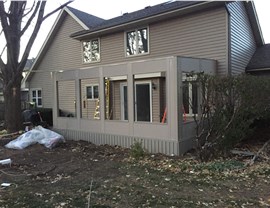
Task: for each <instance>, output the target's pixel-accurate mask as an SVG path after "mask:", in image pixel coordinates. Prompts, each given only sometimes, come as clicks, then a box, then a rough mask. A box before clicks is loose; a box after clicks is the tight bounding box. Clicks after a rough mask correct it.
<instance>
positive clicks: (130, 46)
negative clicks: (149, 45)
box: [126, 31, 137, 56]
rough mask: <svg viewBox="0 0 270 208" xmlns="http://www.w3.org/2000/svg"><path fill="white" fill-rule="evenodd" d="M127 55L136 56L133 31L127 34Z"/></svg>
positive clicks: (134, 33)
mask: <svg viewBox="0 0 270 208" xmlns="http://www.w3.org/2000/svg"><path fill="white" fill-rule="evenodd" d="M126 38H127V45H126V47H127V55H128V56H130V55H134V54H136V45H137V42H136V32H135V31H131V32H127V37H126Z"/></svg>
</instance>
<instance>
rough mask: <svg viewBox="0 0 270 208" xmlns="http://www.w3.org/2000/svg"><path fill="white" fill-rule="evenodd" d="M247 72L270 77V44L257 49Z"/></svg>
mask: <svg viewBox="0 0 270 208" xmlns="http://www.w3.org/2000/svg"><path fill="white" fill-rule="evenodd" d="M246 72H247V73H250V74H256V75H270V44H265V45H263V46H261V47H259V48H257V50H256V52H255V53H254V55H253V56H252V58H251V60H250V62H249V63H248V65H247V67H246Z"/></svg>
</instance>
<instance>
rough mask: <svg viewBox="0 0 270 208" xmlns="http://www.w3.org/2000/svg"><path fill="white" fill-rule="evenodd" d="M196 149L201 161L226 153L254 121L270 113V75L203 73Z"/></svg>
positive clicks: (249, 128) (251, 127)
mask: <svg viewBox="0 0 270 208" xmlns="http://www.w3.org/2000/svg"><path fill="white" fill-rule="evenodd" d="M198 82H199V84H200V86H201V90H202V92H201V93H200V94H201V95H202V96H201V100H202V103H201V106H200V112H201V113H200V115H195V116H194V120H195V122H196V124H197V150H198V153H199V156H200V158H201V159H202V160H208V159H210V158H211V157H215V156H217V155H221V154H224V153H227V152H228V150H230V149H231V148H232V147H234V146H235V145H236V144H237V143H239V142H240V141H242V140H243V139H245V138H246V137H247V136H248V135H249V134H250V133H252V132H253V130H254V128H255V126H256V125H254V122H255V121H258V120H260V119H264V118H265V117H268V118H269V116H266V115H269V113H270V78H268V77H255V76H251V75H239V76H232V77H215V76H207V75H200V76H199V78H198Z"/></svg>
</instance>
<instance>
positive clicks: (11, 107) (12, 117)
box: [4, 79, 22, 133]
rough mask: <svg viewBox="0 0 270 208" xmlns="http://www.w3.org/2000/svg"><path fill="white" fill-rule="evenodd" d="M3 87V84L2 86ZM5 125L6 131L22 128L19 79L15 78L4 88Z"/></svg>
mask: <svg viewBox="0 0 270 208" xmlns="http://www.w3.org/2000/svg"><path fill="white" fill-rule="evenodd" d="M4 87H5V86H4ZM4 99H5V122H6V123H5V125H6V127H7V131H8V133H12V132H16V131H18V130H20V129H22V116H21V115H22V113H21V79H16V80H15V81H14V82H13V83H11V85H9V86H8V87H6V89H5V90H4Z"/></svg>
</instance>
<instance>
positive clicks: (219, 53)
mask: <svg viewBox="0 0 270 208" xmlns="http://www.w3.org/2000/svg"><path fill="white" fill-rule="evenodd" d="M80 30H82V27H81V26H80V25H79V24H78V23H77V22H76V21H75V20H74V19H73V18H71V17H70V16H67V17H66V19H65V20H64V21H63V23H62V24H61V27H60V28H59V31H58V32H57V34H56V35H55V36H54V37H53V41H52V42H51V44H50V47H49V48H48V50H47V51H46V53H45V55H44V56H43V57H42V61H41V63H40V64H39V65H38V66H37V69H38V71H39V72H37V73H35V75H34V76H33V78H32V80H31V83H30V88H37V87H38V88H42V94H43V104H44V105H43V107H47V108H51V107H52V103H53V90H52V77H53V76H52V75H51V74H50V73H49V72H50V71H55V70H68V69H78V68H82V67H92V66H96V65H105V64H112V63H119V62H130V61H134V60H142V59H150V58H155V57H165V56H186V57H196V58H208V59H214V60H217V61H218V71H219V73H220V74H227V13H226V10H225V8H220V9H213V10H211V11H206V12H202V13H196V14H190V15H187V16H182V17H179V18H174V19H172V20H168V21H163V22H159V23H155V24H151V25H149V44H150V48H149V50H150V53H149V54H147V55H141V56H137V57H125V48H124V31H122V32H118V33H114V34H111V35H107V36H102V37H99V38H100V45H101V48H100V52H101V61H100V62H99V63H92V64H91V63H89V64H82V52H81V44H80V41H77V40H73V39H71V38H70V37H69V36H70V34H72V33H74V32H77V31H80ZM159 108H160V107H159ZM159 114H160V113H159ZM159 116H160V115H159ZM156 119H157V118H155V120H156Z"/></svg>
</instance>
